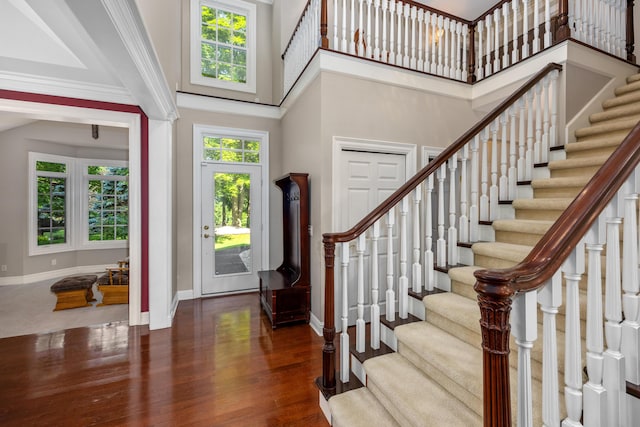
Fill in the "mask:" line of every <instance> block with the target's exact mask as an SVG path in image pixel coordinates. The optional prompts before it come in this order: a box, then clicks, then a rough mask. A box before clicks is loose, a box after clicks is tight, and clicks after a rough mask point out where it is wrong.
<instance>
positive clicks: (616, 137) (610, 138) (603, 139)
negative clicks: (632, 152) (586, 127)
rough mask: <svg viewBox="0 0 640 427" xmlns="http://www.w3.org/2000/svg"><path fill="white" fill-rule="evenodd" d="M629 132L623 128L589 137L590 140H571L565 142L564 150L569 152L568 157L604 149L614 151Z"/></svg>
mask: <svg viewBox="0 0 640 427" xmlns="http://www.w3.org/2000/svg"><path fill="white" fill-rule="evenodd" d="M628 134H629V131H627V130H622V131H618V132H615V133H611V134H608V135H602V136H599V137H596V138H589V139H588V140H580V141H576V142H570V143H567V144H565V146H564V150H565V151H566V152H567V159H570V158H573V157H574V156H579V155H583V153H587V154H586V155H591V154H590V152H592V151H596V152H597V151H601V150H603V149H608V150H611V151H613V149H615V148H616V147H617V146H618V145H620V143H621V142H622V140H623V139H624V138H625V136H627V135H628Z"/></svg>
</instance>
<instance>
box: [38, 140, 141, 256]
mask: <svg viewBox="0 0 640 427" xmlns="http://www.w3.org/2000/svg"><path fill="white" fill-rule="evenodd" d="M29 165H30V166H29V167H30V171H31V183H32V184H31V197H30V199H29V200H30V202H29V211H30V214H31V221H30V227H29V254H30V255H39V254H46V253H52V252H63V251H71V250H79V249H98V248H101V249H107V248H121V247H126V246H127V244H128V238H129V183H128V178H129V169H128V164H127V162H126V161H113V160H89V159H76V158H72V157H64V156H56V155H51V154H41V153H29Z"/></svg>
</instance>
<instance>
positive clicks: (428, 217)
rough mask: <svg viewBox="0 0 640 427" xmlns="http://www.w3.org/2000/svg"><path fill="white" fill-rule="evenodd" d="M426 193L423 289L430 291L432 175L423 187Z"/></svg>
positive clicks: (431, 285)
mask: <svg viewBox="0 0 640 427" xmlns="http://www.w3.org/2000/svg"><path fill="white" fill-rule="evenodd" d="M425 190H426V192H427V194H426V197H425V207H424V210H425V211H426V212H425V218H426V219H425V223H424V234H425V239H424V240H425V242H424V248H425V249H424V289H425V290H427V291H432V290H433V288H434V286H435V273H434V271H433V265H434V260H433V231H432V230H433V203H432V200H433V199H432V195H433V174H431V175H429V177H428V178H427V185H426V187H425Z"/></svg>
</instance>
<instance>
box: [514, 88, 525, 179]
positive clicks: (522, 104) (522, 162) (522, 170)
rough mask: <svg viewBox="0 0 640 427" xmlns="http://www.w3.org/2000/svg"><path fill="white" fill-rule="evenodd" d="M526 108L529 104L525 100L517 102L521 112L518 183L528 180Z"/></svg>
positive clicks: (519, 122)
mask: <svg viewBox="0 0 640 427" xmlns="http://www.w3.org/2000/svg"><path fill="white" fill-rule="evenodd" d="M526 107H527V104H526V103H525V100H524V99H523V98H520V99H518V101H517V102H516V108H518V110H519V111H520V114H518V130H519V132H518V181H525V180H526V171H527V160H526V154H525V152H526V147H525V144H526V138H525V135H526V133H525V126H526V115H525V114H526Z"/></svg>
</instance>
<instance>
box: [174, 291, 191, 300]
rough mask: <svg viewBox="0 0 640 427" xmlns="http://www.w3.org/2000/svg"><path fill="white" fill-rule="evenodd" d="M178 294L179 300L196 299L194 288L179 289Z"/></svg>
mask: <svg viewBox="0 0 640 427" xmlns="http://www.w3.org/2000/svg"><path fill="white" fill-rule="evenodd" d="M176 295H177V296H178V301H189V300H192V299H195V298H194V297H193V289H187V290H186V291H178V293H177V294H176Z"/></svg>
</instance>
